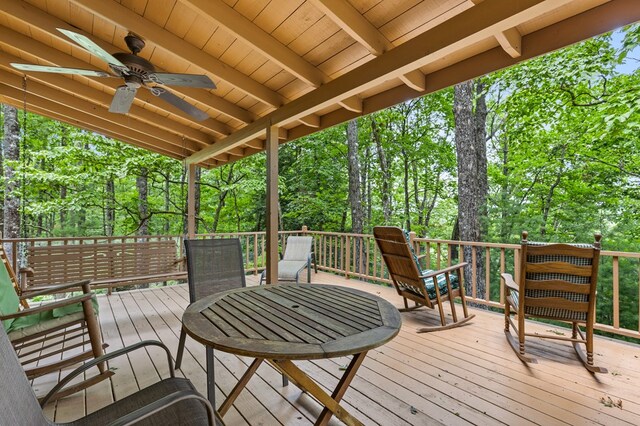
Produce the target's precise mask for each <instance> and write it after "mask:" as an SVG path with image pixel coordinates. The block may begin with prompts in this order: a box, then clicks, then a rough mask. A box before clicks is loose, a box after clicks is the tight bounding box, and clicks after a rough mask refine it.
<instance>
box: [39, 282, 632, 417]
mask: <svg viewBox="0 0 640 426" xmlns="http://www.w3.org/2000/svg"><path fill="white" fill-rule="evenodd" d="M250 278H251V279H250V281H251V282H250V284H249V285H252V283H253V282H254V281H255V280H254V279H252V277H250ZM313 281H314V282H323V283H335V284H344V285H350V286H356V287H358V288H362V289H364V290H367V291H371V292H375V293H379V294H380V295H381V296H382V297H385V298H387V300H390V301H392V303H395V304H396V305H397V306H400V304H401V300H400V299H399V298H398V296H396V295H395V294H394V292H393V291H392V290H391V289H387V288H380V287H377V286H373V285H367V284H362V283H359V282H357V281H355V280H349V281H347V280H344V279H341V278H339V277H336V276H334V275H329V274H322V273H320V274H318V275H314V277H313ZM99 301H100V308H101V310H100V321H101V324H102V331H103V334H104V340H105V341H106V342H108V343H109V344H110V347H109V348H108V349H107V350H114V349H117V348H119V347H122V346H124V345H127V344H131V343H133V342H136V341H139V340H142V339H160V340H162V341H163V342H165V344H167V345H168V346H169V348H170V349H171V350H172V351H173V353H174V354H175V350H176V348H177V346H178V336H179V332H180V317H181V315H182V311H183V310H184V308H185V307H186V306H187V304H188V294H187V288H186V286H174V287H164V288H161V289H154V290H140V291H132V292H123V293H115V294H113V295H112V296H109V297H106V296H103V297H100V298H99ZM476 313H477V316H476V318H475V319H474V320H473V321H472V323H471V324H470V325H468V326H465V327H460V328H458V329H454V330H447V331H441V332H436V333H428V334H416V333H415V332H414V330H415V329H416V328H417V327H418V326H420V325H424V324H425V322H430V321H431V322H435V321H437V316H436V315H435V313H434V312H430V311H418V312H414V313H409V314H403V320H404V324H403V328H402V331H401V332H400V334H399V335H398V336H397V337H396V338H395V339H394V340H393V341H391V342H390V343H388V344H387V345H385V346H383V347H380V348H378V349H376V350H373V351H371V352H370V353H369V355H368V357H367V358H366V360H365V362H364V364H363V366H362V367H361V368H360V370H359V371H358V376H357V377H356V379H355V380H354V381H353V384H352V386H351V388H350V389H349V391H348V392H347V393H346V395H345V398H344V400H343V401H344V405H345V406H346V407H347V409H348V410H350V411H352V412H353V414H354V415H355V416H356V417H358V418H359V419H361V420H362V421H363V422H364V423H365V424H367V425H376V424H380V425H407V424H412V425H427V424H439V423H440V424H447V425H449V424H478V425H486V424H510V425H515V424H517V425H521V424H523V425H524V424H543V425H550V424H572V425H576V424H605V425H612V424H640V387H638V383H640V347H638V346H635V345H629V344H624V343H619V342H614V341H611V340H608V339H602V338H599V339H597V340H596V353H597V355H596V356H597V361H598V363H599V364H602V365H603V366H604V367H607V368H608V369H609V374H606V375H597V376H592V375H590V374H589V373H588V372H587V371H586V370H585V369H584V368H583V367H582V366H581V364H580V363H579V361H578V360H577V359H576V358H575V355H574V353H573V349H572V348H571V347H570V346H569V345H568V344H566V343H561V342H541V341H536V340H535V339H533V340H532V343H531V346H530V348H531V353H532V354H533V355H534V356H537V357H538V359H539V364H536V365H532V366H530V367H529V368H528V367H526V366H525V365H523V364H522V363H521V362H520V361H519V360H518V359H517V357H516V356H515V355H514V354H513V352H512V351H511V349H510V348H509V347H508V345H507V342H506V340H505V338H504V334H503V332H502V327H503V317H502V316H501V315H498V314H493V313H487V312H479V311H476ZM540 327H541V328H540V329H541V330H542V329H543V327H544V328H546V329H548V328H549V327H548V326H540ZM543 349H544V351H543ZM347 361H348V360H347V358H342V359H332V360H321V361H317V362H302V363H300V364H299V365H300V366H301V368H303V369H304V370H305V371H306V372H308V373H310V374H311V375H312V376H313V377H314V378H317V379H318V381H319V382H320V384H322V385H323V386H325V387H326V388H333V386H334V385H335V383H336V381H337V378H338V377H339V376H340V375H341V373H342V372H341V371H340V368H341V367H342V366H343V365H345V364H347ZM248 362H249V361H248V360H247V359H242V358H238V357H236V356H233V355H229V354H225V353H223V352H220V351H216V383H217V389H216V392H217V398H218V401H221V400H222V398H223V396H224V395H226V394H227V393H228V392H229V391H230V390H231V388H232V387H233V385H234V384H235V382H236V380H237V378H238V377H239V376H240V375H241V374H242V373H243V371H244V369H245V368H246V366H247V365H248ZM204 365H205V360H204V349H203V347H202V346H201V345H200V344H198V343H196V342H195V341H193V340H191V339H187V345H186V351H185V359H184V361H183V368H182V371H181V372H180V371H179V372H178V374H179V375H180V374H184V375H185V376H186V377H188V378H189V379H191V380H192V381H193V382H194V383H195V384H196V386H197V387H199V388H200V389H201V391H202V392H203V393H206V387H205V386H206V385H205V372H204ZM111 367H115V368H117V370H116V374H115V375H114V376H113V378H112V380H113V381H112V383H111V384H109V383H102V384H99V385H97V386H94V387H92V388H90V389H89V390H88V391H86V393H84V394H79V395H76V396H73V397H70V398H67V399H64V400H61V401H59V402H58V403H57V405H55V406H54V405H51V406H49V407H47V410H46V412H47V414H48V415H49V416H50V417H51V418H54V420H56V421H65V420H70V419H73V418H75V417H78V416H79V415H81V414H83V412H84V411H85V410H87V411H93V410H96V409H98V408H99V407H101V406H102V405H104V404H108V403H109V402H110V401H111V400H112V399H113V397H114V396H115V397H116V398H121V397H122V396H123V395H125V394H128V393H130V392H133V391H134V390H136V389H138V387H139V386H140V387H142V386H146V385H147V384H149V383H151V382H154V381H155V380H157V377H158V375H162V376H163V377H165V376H166V375H167V371H166V361H165V360H164V358H163V357H162V356H159V354H155V353H152V354H151V355H150V354H148V353H146V352H139V353H137V354H135V355H133V356H131V357H129V359H128V360H127V359H121V360H120V361H118V362H117V363H112V364H111ZM48 380H49V381H52V380H53V378H49V379H48ZM50 386H51V384H50V383H49V382H47V380H46V379H44V380H41V381H40V382H39V383H36V387H37V388H38V389H39V392H43V391H44V390H45V389H46V388H47V387H50ZM609 397H610V398H611V400H612V401H613V402H614V403H615V402H617V401H618V400H621V401H622V408H616V407H608V406H606V405H605V404H603V403H602V402H601V398H605V400H608V398H609ZM319 412H320V406H319V405H318V404H317V403H316V402H315V401H313V400H311V398H310V397H308V396H307V395H306V394H302V393H301V392H300V391H299V390H298V389H297V388H296V387H295V386H293V385H289V386H288V387H286V388H283V387H282V386H281V378H280V375H279V374H278V373H276V372H275V371H274V370H273V369H272V368H271V367H269V366H267V365H263V366H261V367H260V369H259V370H258V374H257V375H256V376H254V378H253V379H252V380H251V382H250V383H249V385H248V386H247V390H245V391H244V392H243V393H242V394H241V395H240V397H239V398H238V400H237V402H236V404H235V406H234V408H233V409H232V410H231V411H230V412H229V413H228V414H227V415H226V416H225V420H226V421H227V422H228V424H230V425H247V424H251V425H258V424H264V425H277V424H283V425H309V424H313V420H314V419H315V417H316V416H317V415H318V414H319ZM331 424H339V423H338V422H337V421H335V420H333V421H332V422H331Z"/></svg>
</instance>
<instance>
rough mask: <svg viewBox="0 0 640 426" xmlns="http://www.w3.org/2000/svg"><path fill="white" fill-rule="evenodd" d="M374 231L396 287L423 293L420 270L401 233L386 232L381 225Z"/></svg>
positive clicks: (424, 292)
mask: <svg viewBox="0 0 640 426" xmlns="http://www.w3.org/2000/svg"><path fill="white" fill-rule="evenodd" d="M374 233H376V235H375V236H376V242H377V243H378V247H379V248H380V252H381V253H382V258H383V259H384V262H385V264H386V265H387V271H388V272H389V277H390V278H391V280H392V281H393V282H394V284H395V285H396V287H397V288H398V289H399V290H408V291H410V292H411V293H414V294H419V295H425V294H426V291H425V290H423V287H424V281H423V279H422V278H420V275H422V272H421V271H419V270H418V266H417V265H416V262H415V260H414V258H413V253H411V249H410V248H409V245H408V244H407V242H406V240H405V239H404V236H403V235H402V233H400V234H398V233H397V232H387V231H386V230H385V228H383V227H379V228H376V229H375V230H374Z"/></svg>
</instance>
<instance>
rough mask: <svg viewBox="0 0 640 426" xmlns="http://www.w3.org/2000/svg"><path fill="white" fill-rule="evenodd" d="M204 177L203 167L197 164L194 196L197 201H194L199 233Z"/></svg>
mask: <svg viewBox="0 0 640 426" xmlns="http://www.w3.org/2000/svg"><path fill="white" fill-rule="evenodd" d="M201 177H202V169H201V168H200V166H196V187H195V191H194V196H193V197H194V198H195V203H194V210H195V211H194V212H193V213H194V215H195V218H196V229H195V233H196V234H197V233H198V227H199V224H200V178H201Z"/></svg>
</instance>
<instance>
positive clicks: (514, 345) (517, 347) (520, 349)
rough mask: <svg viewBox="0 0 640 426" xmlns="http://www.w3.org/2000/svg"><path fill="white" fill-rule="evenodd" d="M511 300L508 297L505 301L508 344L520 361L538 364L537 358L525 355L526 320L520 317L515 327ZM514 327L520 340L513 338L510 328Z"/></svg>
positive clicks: (505, 332) (505, 326)
mask: <svg viewBox="0 0 640 426" xmlns="http://www.w3.org/2000/svg"><path fill="white" fill-rule="evenodd" d="M510 298H511V296H509V297H507V298H506V299H505V317H504V321H505V325H504V335H505V337H506V338H507V343H509V346H511V349H513V352H514V353H515V354H516V355H517V356H518V358H519V359H520V361H522V362H525V363H528V364H537V363H538V361H537V360H536V359H535V358H531V357H528V356H526V355H525V352H524V319H522V321H521V319H520V316H518V324H519V325H518V327H516V326H515V324H514V323H512V318H511V316H510V315H511V306H510V301H509V299H510ZM507 311H509V316H507V315H506V312H507ZM510 325H511V326H513V329H514V330H515V331H516V332H517V333H518V340H516V339H515V337H514V336H513V334H512V333H511V331H510V329H509V326H510ZM521 330H522V332H521Z"/></svg>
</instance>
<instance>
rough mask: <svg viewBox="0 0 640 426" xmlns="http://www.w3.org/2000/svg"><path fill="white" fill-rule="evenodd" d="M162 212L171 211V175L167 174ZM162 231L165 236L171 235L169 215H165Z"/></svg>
mask: <svg viewBox="0 0 640 426" xmlns="http://www.w3.org/2000/svg"><path fill="white" fill-rule="evenodd" d="M164 211H165V212H169V211H171V175H170V174H169V173H167V175H166V176H165V179H164ZM163 229H164V234H165V235H169V234H170V233H171V218H170V216H169V215H166V218H165V220H164V226H163Z"/></svg>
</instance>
